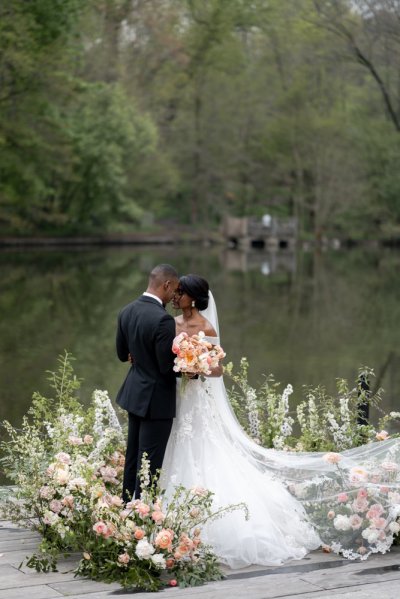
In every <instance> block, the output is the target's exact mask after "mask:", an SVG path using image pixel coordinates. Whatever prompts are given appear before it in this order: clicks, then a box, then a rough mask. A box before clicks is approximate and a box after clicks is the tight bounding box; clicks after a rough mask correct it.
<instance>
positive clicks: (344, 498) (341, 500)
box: [337, 493, 349, 503]
mask: <svg viewBox="0 0 400 599" xmlns="http://www.w3.org/2000/svg"><path fill="white" fill-rule="evenodd" d="M348 499H349V496H348V495H347V493H339V495H338V496H337V500H338V503H346V501H348Z"/></svg>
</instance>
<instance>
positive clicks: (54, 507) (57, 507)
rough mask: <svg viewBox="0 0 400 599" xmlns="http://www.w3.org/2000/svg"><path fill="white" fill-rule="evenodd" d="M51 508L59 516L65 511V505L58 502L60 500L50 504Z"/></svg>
mask: <svg viewBox="0 0 400 599" xmlns="http://www.w3.org/2000/svg"><path fill="white" fill-rule="evenodd" d="M49 508H50V509H51V511H52V512H54V513H55V514H59V513H60V512H61V510H62V509H63V504H62V503H61V501H58V499H53V500H52V501H50V503H49Z"/></svg>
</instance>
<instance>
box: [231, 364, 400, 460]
mask: <svg viewBox="0 0 400 599" xmlns="http://www.w3.org/2000/svg"><path fill="white" fill-rule="evenodd" d="M248 368H249V365H248V361H247V359H246V358H242V359H241V362H240V366H239V369H238V371H236V372H235V371H234V368H233V364H232V363H229V364H227V365H226V366H225V369H224V374H225V377H226V378H230V380H231V381H232V383H233V384H232V386H231V387H230V388H229V387H228V386H227V392H228V397H229V399H230V402H231V404H232V407H233V409H234V411H235V414H236V417H237V418H238V420H239V422H240V424H241V425H242V427H243V428H244V430H245V431H246V432H247V433H248V434H249V435H250V436H251V437H252V438H253V439H254V441H255V442H257V443H259V444H261V445H263V446H264V447H271V448H274V449H281V450H291V451H293V450H294V451H343V450H346V449H351V448H353V447H359V446H361V445H364V444H365V443H368V442H369V441H375V440H376V441H382V440H385V439H388V438H389V437H396V436H398V434H397V433H396V432H392V433H391V434H389V432H388V431H387V430H386V429H388V428H390V427H391V425H393V423H395V422H396V421H397V422H398V421H399V420H400V412H390V413H389V414H385V413H384V412H383V411H382V410H381V408H380V407H379V403H380V401H381V395H382V390H381V389H378V390H377V392H376V393H374V394H371V395H370V396H368V395H367V394H366V392H365V389H363V387H362V385H361V382H360V381H361V380H362V379H363V378H367V379H371V378H372V377H373V376H374V373H373V371H372V370H371V369H369V368H366V367H363V368H361V369H360V370H359V373H358V377H357V382H356V384H355V385H354V386H353V387H350V386H349V384H348V382H347V381H346V380H345V379H338V380H337V394H336V395H329V394H328V393H327V391H326V389H325V388H324V387H323V386H318V387H315V388H311V387H309V388H304V391H303V393H304V395H305V398H304V399H299V398H298V399H297V401H296V400H295V401H294V402H293V404H294V406H293V407H291V406H290V402H289V400H290V397H291V396H292V394H293V387H292V385H290V384H289V385H287V386H286V387H285V388H284V389H283V391H281V385H280V383H278V382H276V381H275V379H274V377H273V376H272V375H269V376H268V377H266V378H265V380H264V381H263V383H262V385H261V386H260V387H259V388H258V389H256V388H254V387H253V386H251V385H250V383H249V381H248ZM361 403H369V404H370V405H373V406H374V408H375V409H376V410H377V411H378V412H380V414H381V417H380V418H379V421H378V424H377V426H374V424H373V423H371V422H370V423H368V424H360V421H359V416H360V404H361ZM295 433H297V434H295Z"/></svg>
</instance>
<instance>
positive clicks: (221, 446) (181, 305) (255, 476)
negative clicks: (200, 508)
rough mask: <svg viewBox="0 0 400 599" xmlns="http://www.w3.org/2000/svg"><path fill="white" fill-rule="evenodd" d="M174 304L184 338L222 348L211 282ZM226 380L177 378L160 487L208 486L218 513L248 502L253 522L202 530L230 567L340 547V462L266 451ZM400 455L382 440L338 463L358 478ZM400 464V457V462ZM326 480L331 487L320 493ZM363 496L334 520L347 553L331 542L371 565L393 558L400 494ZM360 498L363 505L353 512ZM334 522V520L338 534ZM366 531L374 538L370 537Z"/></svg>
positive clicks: (236, 516) (186, 291)
mask: <svg viewBox="0 0 400 599" xmlns="http://www.w3.org/2000/svg"><path fill="white" fill-rule="evenodd" d="M173 304H174V307H175V308H177V309H180V310H181V311H182V314H181V315H180V316H177V317H176V318H175V322H176V332H177V334H179V333H181V332H186V333H187V334H188V335H193V334H196V333H198V332H199V331H204V333H205V334H206V336H207V337H208V341H210V342H211V343H214V344H219V343H220V340H219V327H218V317H217V310H216V305H215V302H214V298H213V296H212V294H211V291H210V290H209V286H208V283H207V281H206V280H205V279H203V278H202V277H199V276H197V275H186V276H183V277H181V279H180V283H179V288H178V291H177V293H176V294H175V297H174V300H173ZM221 374H222V367H218V368H217V369H214V371H213V372H212V373H211V376H209V377H207V378H206V379H205V380H204V381H202V380H200V379H190V380H189V382H188V383H187V384H186V385H185V387H184V388H183V386H182V385H181V384H180V381H179V380H178V393H177V396H178V397H177V416H176V418H175V420H174V424H173V428H172V432H171V436H170V439H169V442H168V446H167V450H166V454H165V457H164V462H163V467H162V473H161V485H162V487H164V488H165V489H166V491H167V496H168V495H169V494H172V492H173V488H174V486H175V485H178V484H182V485H184V486H185V487H196V486H199V487H204V488H207V489H209V490H211V491H212V492H213V493H214V506H215V507H216V508H218V507H223V506H225V505H227V504H236V503H240V502H245V503H246V504H247V507H248V509H249V514H250V517H249V519H248V520H246V519H245V517H244V514H243V513H242V512H241V511H233V512H229V513H228V514H227V515H225V516H224V517H223V518H222V519H220V520H217V521H214V522H212V523H211V524H210V525H209V526H208V527H205V530H204V537H205V540H207V541H208V542H209V543H210V544H211V545H212V546H213V548H214V551H215V553H216V554H217V555H218V556H219V558H220V560H221V561H222V562H223V563H225V564H227V565H228V566H230V567H232V568H241V567H244V566H248V565H251V564H259V565H278V564H282V563H283V562H284V561H287V560H290V559H301V558H303V557H304V556H305V555H306V553H307V552H308V551H310V550H312V549H316V548H317V547H319V546H320V545H321V544H322V543H327V542H329V541H332V539H330V538H329V535H330V534H331V530H335V529H332V526H331V528H329V527H328V525H327V524H326V523H325V520H326V519H328V520H327V522H328V523H329V518H330V519H331V520H332V519H333V518H335V512H334V509H330V508H331V507H332V506H333V508H335V505H336V503H335V502H336V497H334V490H333V489H334V487H333V486H332V481H333V478H330V477H332V476H333V475H334V473H336V471H335V467H336V466H337V462H336V461H335V459H339V458H335V459H334V458H332V459H331V460H329V459H328V461H326V460H324V459H323V456H322V455H321V454H318V453H312V454H310V453H309V454H304V453H303V454H301V453H294V452H284V451H277V450H274V449H265V448H262V447H260V446H258V445H257V444H256V443H255V442H253V441H252V440H251V439H250V438H249V437H248V436H247V435H246V433H245V432H244V431H243V429H242V428H241V427H240V425H239V423H238V421H237V420H236V418H235V416H234V414H233V412H232V410H231V407H230V404H229V400H228V398H227V395H226V390H225V386H224V383H223V379H222V376H221ZM372 446H375V447H372ZM398 449H399V443H398V442H397V441H384V442H381V443H373V444H370V445H369V446H364V447H361V448H356V449H354V450H350V451H348V452H344V453H343V454H341V455H340V459H343V464H344V465H345V466H346V468H347V470H348V471H350V469H351V468H352V467H353V470H354V468H355V467H356V466H357V465H358V464H359V463H360V460H364V461H365V460H366V459H367V460H370V461H371V460H373V459H375V460H376V459H377V460H378V461H379V460H380V462H381V463H382V462H383V461H385V460H386V461H387V460H388V457H387V454H388V452H389V455H391V456H392V461H391V463H392V464H393V456H394V455H395V452H397V451H398ZM390 452H391V453H390ZM328 455H332V456H339V454H328ZM325 457H326V456H325ZM398 458H399V456H398V455H397V463H398ZM389 461H390V460H389ZM321 481H322V482H323V483H324V485H325V486H323V487H321ZM326 482H327V483H328V484H326ZM378 482H379V481H378ZM356 483H360V480H356ZM364 487H367V485H366V484H365V485H364ZM360 488H361V487H360V484H358V485H357V484H356V485H353V491H354V492H353V495H352V492H349V497H347V500H348V504H346V505H345V506H344V507H345V508H346V509H347V506H348V512H349V514H352V515H351V516H350V515H349V516H337V518H340V517H341V518H342V519H339V520H337V518H336V520H337V522H338V527H337V529H338V533H339V537H340V538H341V537H345V539H344V543H343V545H342V544H341V543H338V542H337V538H335V543H336V545H335V543H332V544H331V548H332V549H333V550H335V551H337V552H339V551H341V552H342V553H343V555H345V556H346V557H349V558H353V559H354V558H360V557H361V559H365V558H366V557H368V555H369V554H370V553H371V552H377V551H382V552H384V551H386V550H388V549H389V548H390V545H391V543H392V541H393V532H396V529H395V527H393V525H395V524H396V519H397V517H398V515H399V514H400V495H399V494H397V495H398V497H396V496H395V495H396V493H392V495H393V496H394V497H391V490H392V488H391V485H389V487H388V486H386V487H385V491H384V492H385V493H386V495H385V498H384V499H382V497H381V495H382V493H381V494H380V495H379V492H378V491H377V485H376V484H375V485H372V487H371V485H370V486H369V487H368V492H367V491H365V489H363V493H367V494H368V493H369V494H370V495H371V501H370V502H368V501H367V499H366V498H365V497H364V495H363V496H362V497H361V496H360V497H359V495H360ZM379 488H381V487H379ZM288 489H290V490H291V491H292V490H293V489H295V490H296V489H297V490H298V493H294V494H293V493H292V492H289V490H288ZM310 489H311V490H312V492H313V493H314V497H312V499H311V501H313V502H314V504H312V505H314V507H315V505H317V506H318V514H320V513H321V525H320V526H318V525H317V526H316V522H315V520H313V522H312V523H311V522H310V519H309V518H308V515H307V512H306V509H305V507H304V505H306V504H305V502H304V501H303V500H302V496H303V497H304V496H305V494H306V493H305V492H306V491H309V490H310ZM321 489H323V491H321ZM371 489H372V490H371ZM396 489H398V485H397V487H396ZM357 493H358V494H357ZM374 493H375V495H374ZM336 495H337V493H336ZM342 495H344V494H342ZM309 496H310V493H308V498H309ZM342 499H343V498H342ZM389 499H390V501H389V503H390V506H389V507H388V505H386V504H388V500H389ZM352 500H354V501H353V503H351V501H352ZM358 500H359V504H357V505H356V507H354V504H355V503H356V502H357V501H358ZM385 500H386V504H385V505H384V507H383V506H381V504H384V502H385ZM371 502H372V503H371ZM396 502H397V503H396ZM303 503H304V505H303ZM307 505H308V504H307ZM366 506H367V507H366ZM377 506H381V507H382V509H381V507H377ZM396 506H397V507H396ZM342 507H343V506H342ZM368 508H371V509H374V510H375V511H374V513H373V514H372V515H371V514H370V513H369V512H367V509H368ZM389 508H390V509H389ZM384 509H385V510H386V512H387V514H386V512H385V515H386V516H387V517H386V520H385V523H386V529H385V530H384V529H383V528H384V527H383V525H382V521H383V518H382V517H381V516H382V512H383V510H384ZM357 510H358V512H357ZM363 510H364V511H363ZM341 511H342V512H343V509H342V510H341ZM366 512H367V513H366ZM379 512H380V513H379ZM372 516H374V517H375V519H373V517H372ZM344 518H347V520H345V519H344ZM368 518H369V520H368ZM336 520H333V522H334V523H335V526H336ZM360 522H363V524H360ZM371 522H372V523H371ZM330 524H331V525H332V522H330ZM367 524H368V526H367ZM390 526H392V529H391V530H389V529H388V527H390ZM397 526H398V525H397ZM374 527H375V528H374ZM379 527H380V528H379ZM399 528H400V527H399ZM327 531H328V532H327ZM365 531H367V532H368V534H367V535H365V536H364V532H365ZM320 535H321V536H320ZM327 535H328V538H327ZM349 547H350V549H349Z"/></svg>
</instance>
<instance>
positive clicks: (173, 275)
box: [149, 264, 179, 287]
mask: <svg viewBox="0 0 400 599" xmlns="http://www.w3.org/2000/svg"><path fill="white" fill-rule="evenodd" d="M178 278H179V276H178V273H177V271H176V269H175V268H174V267H173V266H171V264H157V266H155V267H154V268H153V270H152V271H151V273H150V276H149V286H151V287H158V286H159V285H160V284H162V283H164V281H167V280H168V279H178Z"/></svg>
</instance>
